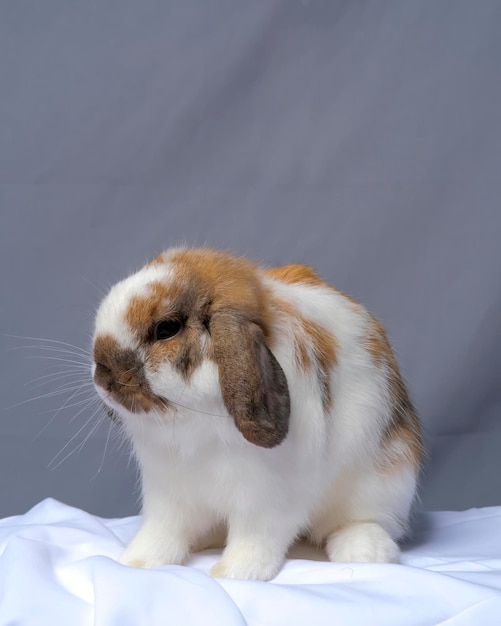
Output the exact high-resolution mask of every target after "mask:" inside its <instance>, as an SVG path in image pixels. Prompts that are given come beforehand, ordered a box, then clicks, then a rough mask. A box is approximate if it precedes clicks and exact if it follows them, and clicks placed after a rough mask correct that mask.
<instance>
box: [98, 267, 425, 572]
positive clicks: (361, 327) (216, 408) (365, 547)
mask: <svg viewBox="0 0 501 626" xmlns="http://www.w3.org/2000/svg"><path fill="white" fill-rule="evenodd" d="M159 278H160V279H161V280H164V281H165V280H175V276H174V274H173V272H172V270H171V269H170V268H169V266H168V265H167V264H165V265H158V266H154V267H148V268H147V269H145V270H142V271H140V272H138V273H137V274H135V275H134V276H132V277H130V278H128V279H126V280H125V281H122V282H121V283H118V284H117V285H116V286H115V287H113V289H112V290H111V292H110V294H109V295H108V296H107V298H106V299H105V300H104V301H103V304H102V305H101V308H100V310H99V312H98V315H97V319H96V336H98V335H102V334H111V335H112V336H114V337H116V339H117V340H118V341H119V342H120V344H121V345H124V346H127V347H129V348H134V349H136V350H138V352H139V353H140V352H141V346H139V345H137V343H136V340H135V339H134V334H133V332H132V329H128V328H127V326H126V323H125V319H124V314H125V310H126V307H127V305H128V303H129V302H130V299H131V297H132V296H133V295H139V294H144V293H145V290H147V289H148V283H149V282H151V280H156V279H159ZM262 281H263V284H264V285H265V286H266V287H267V288H268V289H270V290H271V291H272V292H273V294H275V295H276V296H277V297H278V298H280V300H283V301H286V302H288V303H289V304H291V305H293V306H294V307H296V308H297V310H298V311H300V312H301V314H302V316H304V317H306V318H310V319H312V320H314V321H315V322H316V323H317V324H320V325H321V326H322V327H324V328H325V329H326V330H328V331H329V332H331V333H332V334H333V335H334V336H335V337H336V340H337V343H338V349H337V361H338V364H337V367H336V368H335V371H334V372H333V373H332V380H331V385H332V397H333V399H334V401H333V408H332V411H331V413H330V414H329V415H328V416H325V415H324V410H323V407H322V401H321V396H320V390H319V389H318V382H317V380H316V377H315V375H314V372H312V371H304V370H302V369H301V367H300V366H298V364H297V363H296V359H295V355H294V347H293V346H294V332H298V324H297V320H295V319H293V318H290V317H288V316H287V315H285V314H283V313H280V311H279V310H278V309H277V310H276V311H274V315H275V325H274V328H273V337H275V338H276V341H275V346H274V347H273V352H274V354H275V356H276V358H277V360H278V362H279V363H280V364H281V366H282V368H283V370H284V372H285V375H286V378H287V380H288V383H289V392H290V397H291V416H290V427H289V433H288V435H287V437H286V439H285V440H284V441H283V443H282V444H280V445H279V446H277V447H275V448H272V449H265V448H261V447H258V446H255V445H253V444H251V443H249V442H247V441H246V440H245V439H244V438H243V436H242V435H241V433H240V432H239V431H238V430H237V428H236V426H235V424H234V422H233V420H232V419H231V418H230V417H229V416H228V413H227V411H226V409H225V406H224V404H223V401H222V396H221V392H220V389H219V383H218V371H217V367H216V365H215V364H214V363H213V362H211V361H209V360H205V361H204V362H203V364H202V365H201V366H200V368H199V369H198V370H197V371H196V372H195V373H194V375H193V377H192V378H191V380H190V382H189V383H188V384H187V383H185V382H184V381H183V380H182V379H181V376H180V375H179V374H178V373H177V372H176V371H175V369H174V368H173V367H171V365H170V364H169V363H164V364H163V365H161V367H160V368H158V369H157V370H156V371H155V370H154V369H153V368H151V367H150V366H149V365H148V363H145V372H146V377H147V379H148V381H149V384H150V386H151V388H152V390H153V391H154V392H155V393H157V394H159V395H162V396H164V397H166V398H168V399H169V400H172V401H173V402H175V403H178V406H177V407H176V408H175V409H174V410H173V411H171V412H170V413H169V414H166V413H158V412H155V413H151V414H148V415H145V414H143V415H138V414H131V413H128V412H127V411H125V410H124V409H121V410H120V415H121V418H122V422H123V426H124V428H125V430H126V432H127V434H128V436H129V437H130V439H131V441H132V444H133V447H134V451H135V454H136V456H137V459H138V462H139V466H140V469H141V476H142V495H143V524H142V527H141V529H140V530H139V532H138V534H137V535H136V537H135V538H134V540H133V541H132V543H131V544H130V545H129V546H128V548H127V549H126V550H125V552H124V554H123V557H122V562H123V563H127V564H130V565H135V566H142V567H155V566H159V565H163V564H167V563H182V562H183V560H184V559H185V558H186V557H187V555H188V554H189V552H190V550H191V549H193V547H194V546H196V545H198V544H199V542H203V538H204V537H206V536H209V535H210V533H211V532H212V531H214V529H217V528H219V527H220V526H221V525H225V526H226V527H227V530H228V538H227V545H226V548H225V550H224V552H223V556H222V559H221V561H220V562H219V563H218V564H217V565H216V566H215V568H214V570H213V574H214V575H215V576H226V577H233V578H246V579H261V580H269V579H271V578H273V577H274V576H275V575H276V574H277V572H278V570H279V568H280V566H281V564H282V562H283V560H284V555H285V554H286V552H287V549H288V547H289V545H290V544H291V543H292V542H293V541H294V539H295V538H296V537H297V536H298V535H300V534H307V535H308V536H310V537H311V539H312V540H314V541H316V542H319V543H324V542H325V543H326V547H327V552H328V554H329V557H330V558H331V559H333V560H339V561H382V562H384V561H390V562H393V561H396V560H398V547H397V545H396V543H395V540H397V539H398V538H399V537H400V536H401V534H402V532H403V530H404V529H405V525H406V522H407V518H408V515H409V509H410V506H411V503H412V499H413V497H414V492H415V486H416V475H415V471H414V469H413V467H412V466H411V464H410V463H409V461H408V460H407V458H406V456H405V454H402V458H401V460H400V462H399V463H398V464H397V465H396V466H395V467H394V468H393V469H389V470H388V471H383V470H381V469H380V468H379V467H378V465H377V458H378V453H379V452H380V448H381V445H380V442H381V437H382V433H383V430H384V428H385V426H386V424H387V423H388V420H389V419H390V410H389V405H388V392H387V381H386V373H385V371H384V370H381V369H380V368H378V367H377V366H376V365H375V364H374V362H373V361H372V360H371V358H370V356H369V354H368V353H367V351H366V350H365V348H364V346H363V343H362V338H363V336H364V333H365V332H366V331H367V328H368V325H369V323H370V320H369V316H368V314H367V312H366V311H365V310H364V309H363V308H362V307H359V308H355V307H354V306H353V304H352V303H351V302H350V301H348V300H347V299H346V298H345V297H343V296H342V295H341V294H338V293H337V292H335V291H334V290H331V289H327V288H322V287H316V286H306V285H297V284H296V285H286V284H282V283H280V282H278V281H275V280H271V279H268V278H266V277H265V276H264V274H263V276H262ZM201 341H202V342H203V344H204V345H208V342H209V338H208V336H207V335H204V336H203V337H202V339H201ZM101 393H102V392H101ZM104 399H105V401H106V398H105V397H104ZM179 405H181V406H179ZM115 408H116V407H115Z"/></svg>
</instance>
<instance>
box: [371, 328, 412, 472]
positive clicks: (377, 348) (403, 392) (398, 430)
mask: <svg viewBox="0 0 501 626" xmlns="http://www.w3.org/2000/svg"><path fill="white" fill-rule="evenodd" d="M371 322H372V323H371V328H370V330H369V333H368V335H367V337H366V341H365V345H366V348H367V351H368V352H369V354H370V355H371V357H372V360H373V362H374V363H375V365H377V366H378V367H386V368H387V375H388V391H389V400H390V404H391V409H392V415H391V421H390V423H389V424H388V426H387V428H386V431H385V433H384V435H383V445H384V447H385V448H386V450H387V452H388V451H389V455H388V456H386V458H384V459H383V460H382V464H383V465H384V466H385V467H388V466H389V467H391V466H393V465H395V464H396V463H398V462H399V461H400V460H402V453H401V454H400V455H397V457H398V458H395V457H394V455H392V453H391V449H392V443H393V442H401V443H402V444H403V448H404V450H405V451H407V452H405V455H404V456H405V457H406V458H407V459H408V460H410V461H411V463H412V464H413V466H414V467H415V469H416V471H417V470H418V468H419V466H420V464H421V461H422V458H423V442H422V434H421V427H420V424H419V419H418V417H417V414H416V411H415V409H414V406H413V404H412V402H411V400H410V398H409V393H408V391H407V387H406V385H405V383H404V381H403V379H402V376H401V374H400V370H399V368H398V364H397V360H396V358H395V354H394V352H393V350H392V348H391V345H390V342H389V341H388V337H387V335H386V332H385V330H384V328H383V326H382V324H381V323H380V322H379V321H378V320H377V319H376V318H375V317H374V316H371ZM393 447H394V448H395V446H393Z"/></svg>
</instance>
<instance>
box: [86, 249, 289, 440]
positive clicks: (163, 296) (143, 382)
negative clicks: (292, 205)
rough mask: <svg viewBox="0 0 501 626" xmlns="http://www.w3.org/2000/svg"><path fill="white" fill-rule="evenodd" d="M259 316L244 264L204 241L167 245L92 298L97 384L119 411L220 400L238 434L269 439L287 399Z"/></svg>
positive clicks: (252, 275) (283, 417) (284, 421)
mask: <svg viewBox="0 0 501 626" xmlns="http://www.w3.org/2000/svg"><path fill="white" fill-rule="evenodd" d="M268 326H269V320H268V319H267V313H266V302H265V297H264V295H263V293H262V290H261V287H260V283H259V280H258V278H257V274H256V272H255V270H254V268H253V266H251V265H250V264H248V263H247V262H245V261H239V260H236V259H234V258H233V257H229V256H227V255H224V254H222V253H217V252H212V251H208V250H198V251H184V250H174V251H170V252H168V253H165V254H164V255H161V256H160V257H158V258H157V259H156V260H155V261H154V262H153V263H151V264H149V265H147V266H146V267H145V268H143V269H142V270H140V271H139V272H137V273H136V274H134V275H132V276H130V277H129V278H127V279H125V280H123V281H122V282H120V283H118V284H116V285H115V286H114V287H113V288H112V289H111V290H110V292H109V294H108V295H107V296H106V298H105V299H104V300H103V302H102V303H101V306H100V307H99V310H98V313H97V317H96V326H95V335H94V366H93V370H94V371H93V376H94V382H95V385H96V388H97V391H98V393H99V395H100V396H101V398H102V399H103V401H104V402H105V403H106V404H107V406H108V407H110V408H111V409H112V410H113V411H114V412H116V413H118V414H119V415H121V416H122V417H124V416H126V415H127V416H131V414H133V415H138V414H150V413H155V414H157V415H158V414H160V415H162V416H168V415H170V414H172V413H173V412H176V413H179V408H180V407H189V408H190V409H194V410H196V409H199V410H203V408H204V406H205V405H206V403H211V402H214V401H217V400H220V401H221V400H222V402H224V406H225V407H226V409H227V411H228V413H229V415H231V416H232V417H233V418H234V420H235V423H236V426H237V427H238V429H239V430H240V431H241V432H242V434H243V435H244V437H245V438H246V439H247V440H249V441H251V442H252V443H255V444H257V445H261V446H264V447H272V446H274V445H277V444H278V443H280V442H281V441H282V439H283V438H284V437H285V435H286V433H287V426H288V418H289V410H290V408H289V395H288V388H287V382H286V380H285V376H284V374H283V371H282V369H281V367H280V365H279V364H278V362H277V361H276V359H275V357H274V356H273V354H272V353H271V351H270V350H269V348H268V347H267V336H268ZM138 418H140V415H138Z"/></svg>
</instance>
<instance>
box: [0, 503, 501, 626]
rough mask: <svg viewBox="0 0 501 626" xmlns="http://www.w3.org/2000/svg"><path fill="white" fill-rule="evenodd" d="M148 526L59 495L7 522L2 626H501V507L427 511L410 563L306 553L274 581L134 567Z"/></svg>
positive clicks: (206, 559) (197, 558) (0, 573)
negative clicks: (127, 558)
mask: <svg viewBox="0 0 501 626" xmlns="http://www.w3.org/2000/svg"><path fill="white" fill-rule="evenodd" d="M138 523H139V519H138V518H137V517H130V518H126V519H103V518H100V517H97V516H94V515H90V514H89V513H86V512H84V511H81V510H79V509H76V508H73V507H70V506H66V505H64V504H61V503H60V502H57V501H55V500H52V499H48V500H44V501H43V502H41V503H40V504H38V505H37V506H35V507H34V508H33V509H31V510H30V511H29V512H28V513H26V514H25V515H19V516H15V517H9V518H6V519H3V520H0V625H1V626H7V625H9V626H11V625H14V624H15V625H16V626H17V625H24V624H28V625H29V626H39V625H42V624H43V625H50V626H58V625H59V624H61V625H64V626H80V625H84V624H85V625H88V624H97V625H99V626H115V625H116V626H129V625H130V626H138V625H142V624H144V625H146V626H156V625H157V624H162V625H165V624H167V625H169V626H191V625H196V626H207V625H211V624H214V625H217V626H226V625H235V626H237V625H238V626H240V625H243V624H249V625H252V626H253V625H256V626H257V625H259V626H261V625H266V626H274V625H279V624H280V625H284V626H285V625H286V626H295V625H301V626H303V625H308V626H310V625H311V626H323V625H324V624H325V625H326V626H327V625H329V626H332V625H333V624H341V625H342V626H349V625H352V624H353V625H356V626H362V625H365V624H369V625H371V626H377V625H379V624H381V625H382V626H383V625H384V626H393V625H395V626H407V625H411V624H416V625H417V624H420V625H428V624H430V625H432V624H433V625H436V624H444V623H446V624H447V625H448V626H452V625H454V626H464V625H466V624H471V625H472V626H490V625H492V626H501V506H500V507H490V508H484V509H472V510H469V511H464V512H460V513H458V512H441V513H427V514H425V515H422V516H420V517H419V519H418V520H417V532H416V538H415V540H414V542H413V544H412V545H409V546H407V547H405V548H404V551H403V555H402V565H372V564H367V565H365V564H363V565H361V564H337V563H329V562H328V561H326V560H325V557H324V555H323V554H322V553H321V552H320V551H317V550H315V549H313V548H310V547H308V546H298V547H296V548H294V549H293V550H292V552H291V554H290V555H289V557H290V558H289V559H288V560H287V561H286V563H285V565H284V567H283V569H282V571H281V572H280V574H279V575H278V576H277V577H276V578H275V579H274V580H273V581H272V582H270V583H262V582H248V581H239V580H214V579H213V578H211V577H210V576H208V574H207V572H208V571H209V569H210V568H211V566H212V565H213V564H214V563H215V562H216V560H217V558H218V556H219V553H218V551H216V550H207V551H205V552H202V553H200V554H196V555H194V556H193V557H192V559H191V560H190V561H189V563H188V564H187V566H184V567H180V566H166V567H162V568H159V569H156V570H137V569H131V568H128V567H124V566H123V565H120V564H119V563H117V557H118V556H119V554H120V552H121V550H122V549H123V545H124V544H125V543H127V542H128V541H129V540H130V538H131V537H132V535H133V534H134V532H135V530H136V529H137V526H138Z"/></svg>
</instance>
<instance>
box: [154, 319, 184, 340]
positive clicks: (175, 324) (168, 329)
mask: <svg viewBox="0 0 501 626" xmlns="http://www.w3.org/2000/svg"><path fill="white" fill-rule="evenodd" d="M180 330H181V322H180V321H179V320H164V321H162V322H158V324H157V325H156V326H155V335H154V336H155V340H156V341H162V340H163V339H172V337H175V336H176V335H177V334H178V332H179V331H180Z"/></svg>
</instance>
